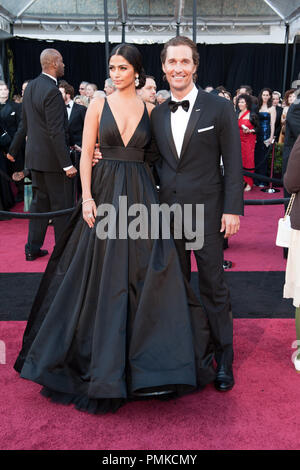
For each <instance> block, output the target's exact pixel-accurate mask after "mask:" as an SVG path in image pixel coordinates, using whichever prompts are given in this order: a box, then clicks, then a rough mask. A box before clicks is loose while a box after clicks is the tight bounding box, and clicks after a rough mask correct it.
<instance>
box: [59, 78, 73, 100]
mask: <svg viewBox="0 0 300 470" xmlns="http://www.w3.org/2000/svg"><path fill="white" fill-rule="evenodd" d="M58 88H64V90H65V92H66V94H67V95H70V98H71V100H72V99H73V98H74V88H73V87H72V85H70V84H69V83H68V82H66V80H61V81H60V82H59V83H58Z"/></svg>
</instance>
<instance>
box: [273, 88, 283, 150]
mask: <svg viewBox="0 0 300 470" xmlns="http://www.w3.org/2000/svg"><path fill="white" fill-rule="evenodd" d="M280 99H281V93H279V91H273V93H272V104H273V106H274V108H275V110H276V121H275V132H274V135H275V141H276V142H278V139H279V135H280V131H281V116H282V111H283V108H282V106H281V101H280Z"/></svg>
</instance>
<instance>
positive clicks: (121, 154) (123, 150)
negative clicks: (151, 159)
mask: <svg viewBox="0 0 300 470" xmlns="http://www.w3.org/2000/svg"><path fill="white" fill-rule="evenodd" d="M100 152H101V154H102V159H103V160H119V161H124V162H137V163H144V158H145V150H144V149H143V148H137V147H119V146H108V145H107V146H106V145H101V146H100Z"/></svg>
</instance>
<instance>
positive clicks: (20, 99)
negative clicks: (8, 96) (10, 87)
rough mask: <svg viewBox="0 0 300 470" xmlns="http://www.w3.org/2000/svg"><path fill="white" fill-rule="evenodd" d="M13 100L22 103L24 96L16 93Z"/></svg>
mask: <svg viewBox="0 0 300 470" xmlns="http://www.w3.org/2000/svg"><path fill="white" fill-rule="evenodd" d="M12 100H13V101H14V102H15V103H22V96H21V95H14V96H13V97H12Z"/></svg>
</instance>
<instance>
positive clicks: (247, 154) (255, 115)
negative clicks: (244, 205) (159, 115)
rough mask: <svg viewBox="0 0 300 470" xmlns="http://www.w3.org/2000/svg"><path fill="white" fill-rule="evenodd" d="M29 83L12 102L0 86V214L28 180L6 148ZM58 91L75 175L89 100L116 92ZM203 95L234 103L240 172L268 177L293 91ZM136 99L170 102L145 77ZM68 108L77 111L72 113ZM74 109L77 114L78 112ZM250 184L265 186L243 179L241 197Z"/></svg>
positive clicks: (19, 154)
mask: <svg viewBox="0 0 300 470" xmlns="http://www.w3.org/2000/svg"><path fill="white" fill-rule="evenodd" d="M29 82H30V80H26V81H25V82H24V83H23V84H22V93H21V95H14V96H13V97H12V99H11V100H10V99H9V89H8V87H7V85H6V84H5V83H4V82H0V107H1V109H0V132H1V137H0V155H1V158H0V171H1V173H0V208H1V209H2V210H9V209H10V208H11V207H12V206H13V205H14V203H15V202H19V201H22V200H23V199H24V185H23V178H24V176H26V175H28V172H27V173H26V172H25V174H24V172H23V170H24V168H25V167H26V165H25V143H23V145H22V146H21V147H18V149H17V151H16V150H15V148H14V147H13V148H12V149H13V151H15V153H16V155H13V154H12V151H11V150H10V146H11V143H12V141H13V139H14V136H15V134H16V133H17V130H18V126H19V123H20V120H21V109H22V99H23V94H24V91H25V89H26V86H27V85H28V83H29ZM59 87H60V90H61V92H62V95H63V98H64V102H65V104H66V107H67V113H68V137H67V138H68V142H69V146H70V152H71V155H72V160H73V161H74V163H75V167H76V169H77V170H78V169H79V159H80V148H81V142H82V132H83V124H84V116H85V111H86V109H87V107H88V106H89V104H90V102H91V100H92V99H93V98H95V97H97V96H98V97H105V96H109V95H110V94H111V93H113V92H114V91H115V86H114V83H113V81H112V80H111V78H107V79H106V80H105V83H104V88H103V90H99V89H98V86H97V85H96V84H95V83H89V82H87V81H82V82H81V83H80V85H79V89H78V94H75V90H74V87H73V86H72V85H70V84H68V83H67V82H66V81H61V86H60V85H59ZM66 87H67V88H66ZM204 90H205V91H206V92H208V93H213V94H216V95H218V96H221V97H223V98H225V99H227V100H230V101H231V102H232V103H233V106H234V109H235V112H236V114H237V119H238V125H239V129H240V139H241V148H242V159H243V169H244V170H246V171H248V172H255V173H258V174H260V175H262V176H269V175H270V171H269V157H270V154H271V150H272V145H273V144H274V143H279V144H284V140H285V128H286V122H285V121H286V116H287V112H288V110H289V107H290V106H291V104H293V103H294V101H295V99H296V97H297V89H296V88H291V89H289V90H287V91H286V92H285V94H284V96H283V97H282V96H281V93H280V92H279V91H276V90H274V91H272V90H271V89H270V88H263V89H262V90H261V91H260V93H259V95H258V97H256V96H254V95H253V91H252V88H251V87H250V86H249V85H241V86H240V87H239V88H238V89H237V90H236V92H235V94H234V96H232V94H231V93H230V92H229V91H228V90H226V88H225V87H224V86H218V87H216V88H214V87H212V86H206V87H205V88H204ZM137 93H138V95H139V96H140V97H141V99H142V100H143V101H144V102H146V103H151V104H154V105H157V106H158V105H160V104H162V103H163V102H164V101H166V100H167V99H169V98H170V91H169V90H157V86H156V81H155V77H153V76H146V83H145V86H144V87H143V88H142V89H140V90H138V91H137ZM73 103H74V104H75V105H76V106H75V107H74V109H73ZM78 105H80V106H81V108H78ZM80 109H81V111H80ZM5 157H6V158H5ZM5 175H7V178H5ZM11 177H12V178H13V180H14V181H15V184H16V189H17V191H16V192H15V191H12V187H11V184H10V182H9V178H11ZM27 184H28V181H27ZM253 184H256V185H257V186H259V187H264V186H266V184H267V183H266V182H264V181H261V180H258V179H255V180H253V178H251V177H249V176H244V191H250V190H251V189H252V187H253ZM26 189H27V194H28V192H29V194H30V197H29V199H28V198H25V210H29V206H30V201H31V191H30V188H26ZM79 194H80V179H79V175H78V177H77V183H76V190H75V191H74V195H79Z"/></svg>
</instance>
